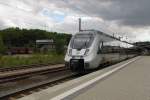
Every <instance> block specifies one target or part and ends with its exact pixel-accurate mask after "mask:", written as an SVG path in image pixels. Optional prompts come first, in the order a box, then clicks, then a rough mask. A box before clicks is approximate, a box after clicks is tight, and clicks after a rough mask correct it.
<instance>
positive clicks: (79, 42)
mask: <svg viewBox="0 0 150 100" xmlns="http://www.w3.org/2000/svg"><path fill="white" fill-rule="evenodd" d="M93 40H94V35H93V34H77V35H75V36H74V37H73V38H72V40H71V44H70V46H71V48H73V49H86V48H89V47H90V46H91V44H92V42H93Z"/></svg>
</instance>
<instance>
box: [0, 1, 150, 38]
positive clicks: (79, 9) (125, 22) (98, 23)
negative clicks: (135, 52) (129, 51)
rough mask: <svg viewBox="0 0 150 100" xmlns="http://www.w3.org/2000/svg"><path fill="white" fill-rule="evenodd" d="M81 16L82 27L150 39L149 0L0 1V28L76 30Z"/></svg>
mask: <svg viewBox="0 0 150 100" xmlns="http://www.w3.org/2000/svg"><path fill="white" fill-rule="evenodd" d="M79 17H81V18H82V28H83V29H97V30H100V31H103V32H106V33H108V34H113V33H115V35H116V36H124V37H126V36H127V37H128V41H150V0H1V1H0V29H4V28H7V27H20V28H28V29H29V28H38V29H43V30H48V31H57V32H67V33H70V34H74V33H75V32H77V31H78V18H79ZM124 39H125V38H124Z"/></svg>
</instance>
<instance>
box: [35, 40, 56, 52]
mask: <svg viewBox="0 0 150 100" xmlns="http://www.w3.org/2000/svg"><path fill="white" fill-rule="evenodd" d="M36 47H37V50H38V51H40V52H47V51H50V50H54V49H55V42H54V40H53V39H44V40H36Z"/></svg>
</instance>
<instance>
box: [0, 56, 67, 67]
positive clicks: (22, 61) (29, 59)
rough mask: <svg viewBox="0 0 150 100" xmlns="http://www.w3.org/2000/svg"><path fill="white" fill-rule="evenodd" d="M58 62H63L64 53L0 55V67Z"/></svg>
mask: <svg viewBox="0 0 150 100" xmlns="http://www.w3.org/2000/svg"><path fill="white" fill-rule="evenodd" d="M48 63H50V64H60V63H64V55H57V54H32V55H16V56H1V57H0V68H2V67H14V66H22V65H32V64H48Z"/></svg>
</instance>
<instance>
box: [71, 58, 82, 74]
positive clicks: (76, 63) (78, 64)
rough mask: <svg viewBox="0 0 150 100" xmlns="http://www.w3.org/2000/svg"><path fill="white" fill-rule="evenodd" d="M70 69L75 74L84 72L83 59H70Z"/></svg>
mask: <svg viewBox="0 0 150 100" xmlns="http://www.w3.org/2000/svg"><path fill="white" fill-rule="evenodd" d="M70 68H71V70H72V71H75V72H80V71H84V59H71V60H70Z"/></svg>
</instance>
